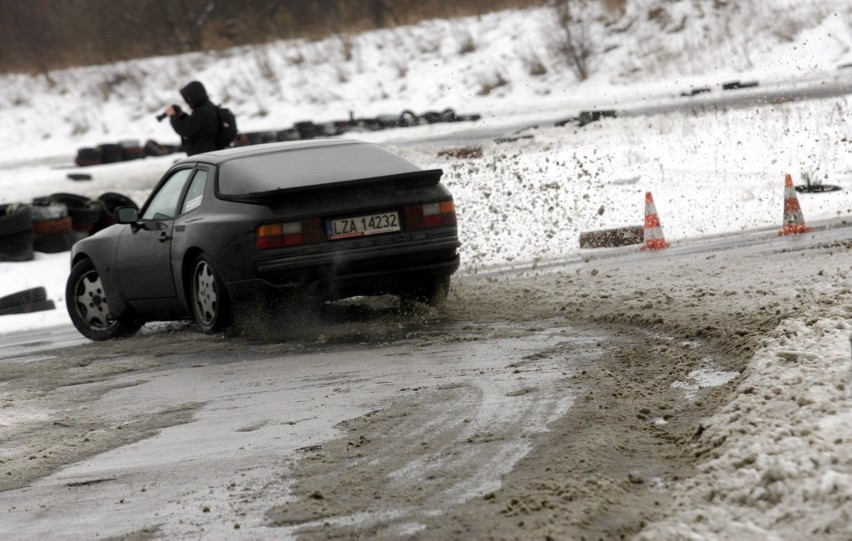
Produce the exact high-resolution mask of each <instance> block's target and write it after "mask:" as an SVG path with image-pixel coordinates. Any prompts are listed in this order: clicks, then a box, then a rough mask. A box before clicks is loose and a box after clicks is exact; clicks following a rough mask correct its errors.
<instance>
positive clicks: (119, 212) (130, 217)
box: [115, 207, 139, 224]
mask: <svg viewBox="0 0 852 541" xmlns="http://www.w3.org/2000/svg"><path fill="white" fill-rule="evenodd" d="M115 221H116V222H118V223H120V224H135V223H136V222H138V221H139V211H138V210H136V209H135V208H133V207H118V208H117V209H115Z"/></svg>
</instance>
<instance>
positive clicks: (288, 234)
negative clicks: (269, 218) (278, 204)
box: [254, 218, 323, 250]
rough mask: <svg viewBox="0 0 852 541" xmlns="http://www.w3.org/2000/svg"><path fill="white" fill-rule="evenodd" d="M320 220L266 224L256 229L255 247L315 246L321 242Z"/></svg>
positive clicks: (261, 248) (262, 248)
mask: <svg viewBox="0 0 852 541" xmlns="http://www.w3.org/2000/svg"><path fill="white" fill-rule="evenodd" d="M322 238H323V230H322V220H320V219H319V218H312V219H310V220H302V221H300V222H286V223H280V224H266V225H261V226H260V227H258V228H257V237H256V238H255V243H254V245H255V247H256V248H257V249H258V250H270V249H273V248H285V247H289V246H302V245H305V244H316V243H318V242H320V241H322Z"/></svg>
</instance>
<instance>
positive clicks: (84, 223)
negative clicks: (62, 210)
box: [47, 193, 103, 233]
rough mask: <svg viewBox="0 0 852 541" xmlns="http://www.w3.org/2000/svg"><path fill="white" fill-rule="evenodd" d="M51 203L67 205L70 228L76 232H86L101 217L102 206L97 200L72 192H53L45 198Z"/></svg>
mask: <svg viewBox="0 0 852 541" xmlns="http://www.w3.org/2000/svg"><path fill="white" fill-rule="evenodd" d="M47 200H48V201H50V202H51V203H63V204H64V205H65V206H67V207H68V216H70V217H71V222H72V228H73V229H74V231H77V232H78V233H88V232H89V231H91V230H92V227H93V226H94V224H95V223H97V221H98V220H100V218H101V214H102V213H103V207H102V206H101V205H100V203H98V202H97V201H93V200H92V199H89V198H88V197H85V196H82V195H76V194H73V193H55V194H52V195H49V196H48V198H47Z"/></svg>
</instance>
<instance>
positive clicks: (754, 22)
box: [0, 0, 852, 182]
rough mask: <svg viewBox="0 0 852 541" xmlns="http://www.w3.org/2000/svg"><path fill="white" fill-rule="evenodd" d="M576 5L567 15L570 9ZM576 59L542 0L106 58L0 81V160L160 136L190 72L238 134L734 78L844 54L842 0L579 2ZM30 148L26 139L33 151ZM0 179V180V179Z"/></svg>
mask: <svg viewBox="0 0 852 541" xmlns="http://www.w3.org/2000/svg"><path fill="white" fill-rule="evenodd" d="M581 15H583V14H581ZM584 15H585V17H586V18H585V19H584V21H586V22H585V23H583V24H584V25H585V28H584V30H585V31H586V32H587V35H588V39H587V42H588V43H589V45H590V46H591V51H592V55H591V57H590V58H589V60H588V65H589V71H590V77H589V79H588V80H586V81H583V82H580V81H578V80H577V78H576V76H575V75H574V73H573V72H572V70H571V69H570V64H569V62H568V60H567V58H566V56H565V55H564V54H563V53H559V52H558V45H559V43H560V39H559V35H560V32H559V28H558V26H557V24H556V18H555V17H554V13H553V11H552V9H550V8H537V9H529V10H522V11H504V12H497V13H492V14H488V15H484V16H482V17H471V18H464V19H457V20H431V21H424V22H422V23H420V24H417V25H413V26H404V27H398V28H393V29H387V30H378V31H373V32H368V33H365V34H361V35H339V36H334V37H330V38H327V39H323V40H317V41H307V40H293V41H279V42H275V43H270V44H268V45H262V46H253V47H240V48H235V49H231V50H227V51H224V52H197V53H192V54H186V55H181V56H175V57H158V58H149V59H143V60H137V61H131V62H121V63H117V64H114V65H106V66H95V67H84V68H77V69H70V70H64V71H53V72H50V73H49V74H46V75H20V74H15V75H6V76H2V77H0V125H2V126H3V129H2V130H0V148H2V149H3V150H0V156H3V155H5V153H7V152H12V153H15V151H14V149H15V148H22V147H27V148H28V149H30V150H31V151H33V152H40V153H52V152H56V151H62V152H65V153H67V152H69V148H70V149H72V150H73V149H75V148H77V147H80V146H91V145H95V144H98V143H101V142H109V141H115V140H119V139H123V138H142V139H145V138H149V137H151V138H159V139H165V140H170V139H173V138H174V135H173V133H172V132H171V130H170V128H169V127H168V125H167V123H162V124H158V123H157V122H156V121H155V119H154V116H155V115H156V114H157V113H159V112H161V111H162V110H163V109H164V108H165V106H167V105H168V104H170V103H173V102H180V97H179V94H178V92H177V89H178V88H180V87H181V86H183V85H184V84H186V82H188V81H190V80H193V79H198V80H201V81H203V82H204V83H205V84H206V85H207V87H208V90H209V91H210V94H211V96H212V97H213V99H214V100H216V101H221V102H224V103H226V104H228V105H229V106H230V107H232V108H233V109H234V110H235V111H236V112H237V114H238V119H239V123H240V127H241V128H242V129H243V130H256V129H271V128H276V129H281V128H286V127H289V126H290V125H292V124H293V123H294V122H298V121H302V120H308V119H310V120H315V121H328V120H334V119H346V118H348V117H349V113H350V111H351V112H354V113H355V114H356V115H359V116H360V115H363V116H375V115H377V114H383V113H394V114H397V113H399V112H400V111H402V110H404V109H412V110H414V111H416V112H418V113H419V112H423V111H425V110H441V109H444V108H446V107H452V108H454V109H455V110H457V111H459V112H462V113H464V112H477V113H481V114H483V115H484V116H485V117H486V118H487V117H500V116H505V115H509V114H512V113H516V112H518V110H519V109H524V110H526V111H527V112H529V111H530V110H540V111H553V115H554V117H558V116H560V114H561V115H562V116H564V113H565V112H567V111H573V110H576V109H578V108H581V107H584V106H588V105H590V104H594V103H607V102H611V101H614V100H617V99H619V98H624V97H628V96H629V97H635V96H636V95H637V94H638V95H642V94H643V93H659V92H668V93H675V94H677V93H679V92H681V91H683V90H686V89H688V88H689V87H691V86H704V85H719V84H720V83H722V82H724V81H725V80H728V79H736V78H740V77H744V76H748V77H751V78H758V79H760V80H761V81H771V80H773V79H784V78H791V77H797V78H801V77H807V76H812V75H818V74H819V73H821V72H825V71H834V70H836V69H837V67H838V66H839V65H843V64H844V63H847V62H849V61H852V30H850V29H852V4H849V3H848V2H845V1H843V0H829V1H816V0H811V1H807V2H795V1H792V0H772V1H762V0H740V1H737V2H730V1H723V0H696V1H690V2H665V1H662V0H631V1H628V2H627V7H626V10H625V11H624V12H623V13H620V12H618V13H616V12H609V13H607V12H605V11H602V9H600V8H595V9H594V10H590V11H589V12H588V13H586V14H584ZM34 147H35V148H34ZM0 182H2V179H0Z"/></svg>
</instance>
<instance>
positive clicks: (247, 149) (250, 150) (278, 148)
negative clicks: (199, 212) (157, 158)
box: [177, 139, 372, 165]
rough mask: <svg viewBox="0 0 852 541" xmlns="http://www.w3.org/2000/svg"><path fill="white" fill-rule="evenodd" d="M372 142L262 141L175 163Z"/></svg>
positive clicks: (216, 160) (342, 140) (325, 140)
mask: <svg viewBox="0 0 852 541" xmlns="http://www.w3.org/2000/svg"><path fill="white" fill-rule="evenodd" d="M370 144H372V143H366V142H364V141H357V140H355V139H310V140H307V141H287V142H283V143H263V144H259V145H249V146H243V147H233V148H225V149H222V150H214V151H212V152H205V153H204V154H196V155H194V156H187V157H186V158H183V159H182V160H180V161H178V162H177V164H180V163H195V162H204V163H210V164H213V165H219V164H221V163H224V162H226V161H228V160H233V159H236V158H245V157H248V156H261V155H264V154H274V153H276V152H282V151H287V150H304V149H309V148H320V147H335V146H344V145H370Z"/></svg>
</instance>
